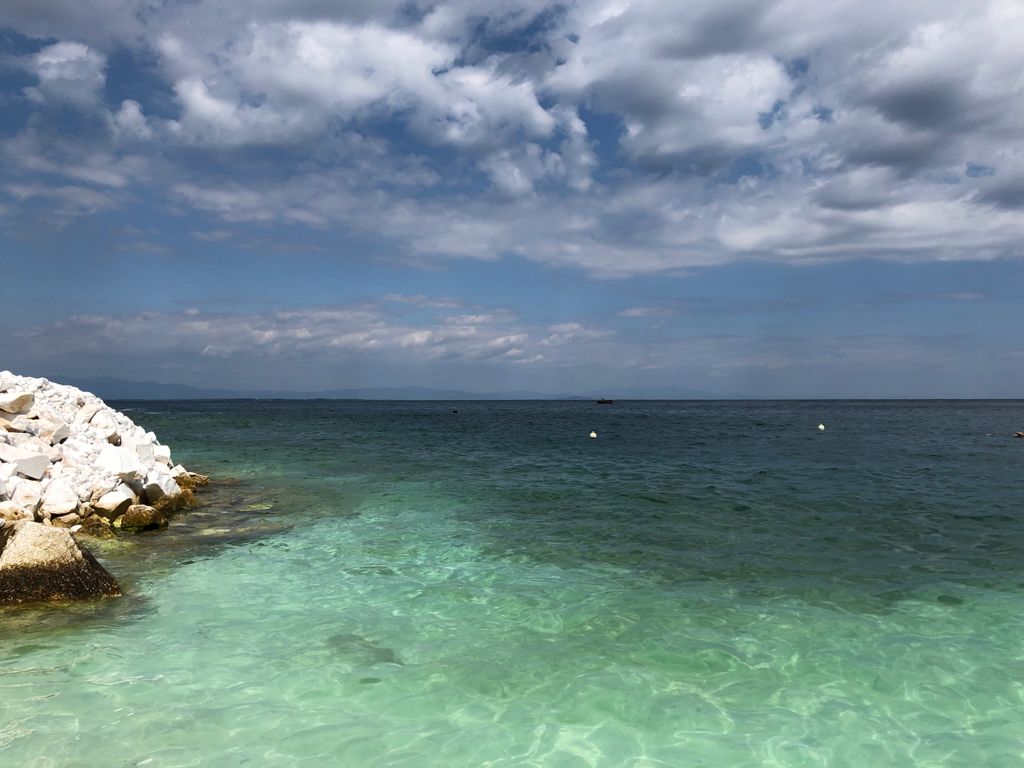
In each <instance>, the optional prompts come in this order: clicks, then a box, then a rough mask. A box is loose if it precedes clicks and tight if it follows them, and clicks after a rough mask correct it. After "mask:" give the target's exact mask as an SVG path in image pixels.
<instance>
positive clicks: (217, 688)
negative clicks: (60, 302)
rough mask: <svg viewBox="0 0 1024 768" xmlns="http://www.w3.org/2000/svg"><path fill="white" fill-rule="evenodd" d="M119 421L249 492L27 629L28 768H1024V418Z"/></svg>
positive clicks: (12, 656)
mask: <svg viewBox="0 0 1024 768" xmlns="http://www.w3.org/2000/svg"><path fill="white" fill-rule="evenodd" d="M120 405H121V406H122V407H124V408H130V409H132V410H131V411H130V415H131V416H132V417H133V418H134V419H135V420H136V421H137V422H139V423H141V424H143V425H145V426H146V427H147V428H151V429H154V430H155V431H156V432H157V434H158V435H160V437H161V439H162V440H164V441H165V442H167V443H169V444H171V445H172V446H173V447H174V449H175V457H176V459H178V460H181V461H183V462H185V463H186V464H187V465H188V466H190V467H191V468H194V469H196V470H199V471H205V472H208V473H210V474H212V475H214V476H215V477H218V478H222V479H223V478H234V481H232V482H225V483H222V484H221V485H220V486H219V487H218V488H216V489H215V490H214V491H213V492H211V493H210V494H209V495H208V496H207V497H206V498H207V500H208V502H209V503H208V504H207V506H206V507H204V509H203V510H202V511H201V512H199V513H195V514H192V515H190V516H188V517H186V518H179V519H178V520H177V521H176V525H175V527H174V528H173V529H172V530H171V531H168V532H166V533H163V534H156V535H152V536H146V537H142V538H140V539H130V540H124V541H121V542H113V543H97V544H95V545H94V546H93V549H94V551H96V552H97V553H98V554H99V555H100V557H101V558H102V559H103V560H104V561H105V562H106V563H107V565H108V566H109V567H110V568H111V569H112V570H113V571H114V573H116V574H117V575H118V576H119V578H120V579H121V580H122V583H123V584H124V585H125V586H127V587H128V588H129V590H130V592H131V594H130V596H129V597H126V598H124V599H121V600H116V601H107V602H103V603H99V604H94V605H84V606H83V605H79V606H68V607H64V608H57V609H53V608H48V609H45V610H42V609H18V610H11V611H7V612H6V613H2V614H0V661H2V666H0V765H12V766H14V765H18V766H70V765H82V766H96V765H103V766H122V765H123V766H134V765H149V766H200V765H202V766H206V765H218V766H236V765H237V766H242V765H253V766H256V765H282V766H285V765H308V766H318V765H342V766H486V765H491V766H504V765H537V766H636V767H639V766H773V765H775V766H819V765H821V766H826V765H827V766H890V765H891V766H958V765H971V766H981V765H984V766H1019V765H1022V764H1024V503H1022V502H1024V491H1022V490H1021V477H1022V473H1021V470H1022V467H1024V441H1019V440H1017V441H1015V440H1013V439H1011V438H1010V437H1009V434H1011V433H1012V432H1013V431H1015V430H1017V429H1020V428H1021V425H1022V424H1024V403H1020V402H994V403H980V402H979V403H964V402H929V403H907V402H901V403H877V402H873V403H865V402H860V403H856V402H853V403H840V402H819V403H801V402H791V403H734V402H730V403H697V402H695V403H623V404H618V403H617V404H616V405H614V406H610V407H597V406H594V405H592V404H589V403H353V402H207V403H159V404H157V403H128V404H120ZM453 409H458V413H452V410H453ZM819 421H824V422H825V423H826V424H827V425H828V430H827V431H826V432H825V433H823V434H819V433H818V432H817V430H816V429H815V427H816V425H817V423H818V422H819ZM591 429H596V430H597V432H598V433H599V438H598V439H597V440H588V439H587V438H586V434H587V433H588V432H589V431H590V430H591Z"/></svg>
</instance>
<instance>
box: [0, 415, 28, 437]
mask: <svg viewBox="0 0 1024 768" xmlns="http://www.w3.org/2000/svg"><path fill="white" fill-rule="evenodd" d="M32 426H33V424H32V420H31V419H30V418H29V417H28V416H25V415H24V414H13V413H7V412H5V411H0V429H4V430H6V431H7V432H30V431H31V430H32Z"/></svg>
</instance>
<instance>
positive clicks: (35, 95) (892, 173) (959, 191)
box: [0, 0, 1024, 278]
mask: <svg viewBox="0 0 1024 768" xmlns="http://www.w3.org/2000/svg"><path fill="white" fill-rule="evenodd" d="M73 5H74V4H67V3H59V4H57V5H54V6H52V8H51V9H50V10H46V9H40V8H37V7H36V6H35V5H33V4H26V3H14V4H8V5H7V6H6V7H5V8H4V9H3V10H2V11H0V21H3V22H4V23H7V24H8V25H10V26H11V27H13V28H14V29H16V30H19V31H20V32H22V33H23V34H25V35H29V36H31V37H34V38H35V43H34V44H36V45H37V46H38V47H37V49H36V50H35V52H34V53H28V54H25V55H23V56H20V57H19V59H18V61H19V62H20V65H21V66H22V67H23V68H24V69H26V70H27V71H29V72H30V73H32V74H33V76H34V78H35V80H36V82H35V83H33V84H32V85H31V86H29V90H28V91H26V92H24V93H23V94H22V96H23V97H25V99H27V101H28V104H27V106H28V108H29V109H30V110H32V114H31V115H30V117H29V118H28V119H26V120H25V122H24V124H23V126H22V129H21V131H20V133H19V134H18V135H13V136H11V137H10V138H7V139H4V140H3V141H4V145H5V146H4V158H5V160H6V161H7V162H6V163H5V164H6V165H7V167H8V168H10V169H12V172H13V173H14V174H16V177H14V178H10V179H8V180H7V181H8V191H7V195H8V199H7V200H5V201H4V204H5V205H7V206H8V207H9V208H10V207H13V209H16V208H17V207H18V206H20V205H23V204H27V203H28V202H30V201H32V200H39V199H42V198H43V197H44V196H46V195H47V194H48V195H49V197H51V198H53V199H61V198H63V199H64V200H65V201H67V200H69V199H70V197H71V196H73V195H74V194H78V195H79V196H80V197H82V198H83V202H84V197H86V196H88V195H91V196H92V197H93V204H92V205H88V204H79V205H64V206H63V214H62V215H64V216H65V217H71V216H76V215H77V216H88V215H92V214H93V213H95V212H96V211H99V210H109V209H110V208H111V207H116V205H117V204H118V203H119V202H121V203H124V204H128V203H130V202H133V201H137V200H139V199H141V198H143V197H148V196H152V197H153V198H155V199H157V200H160V201H162V202H165V203H168V204H170V205H174V206H180V207H181V210H182V211H183V212H185V213H186V214H187V215H189V216H194V217H200V218H204V219H210V220H213V221H211V222H205V223H203V224H202V225H200V224H192V225H189V227H190V229H195V230H197V231H203V230H205V229H210V230H213V231H216V230H217V229H218V228H219V227H220V226H221V225H219V224H217V223H216V220H218V219H219V220H222V221H225V222H229V223H243V222H257V223H262V224H264V225H266V226H273V225H274V224H276V223H287V224H289V225H293V226H298V227H303V226H307V227H314V228H317V229H320V230H329V231H334V232H336V233H337V234H338V235H339V237H341V238H345V237H353V236H354V237H360V238H362V237H367V236H373V237H374V238H375V239H378V240H380V241H382V242H383V244H384V246H385V247H383V248H382V249H378V252H379V251H383V252H387V254H388V256H389V257H391V258H398V259H401V260H404V261H406V262H409V261H412V262H420V263H424V262H427V261H436V260H442V259H443V260H451V259H460V258H472V259H499V258H505V257H507V256H510V255H514V256H517V257H521V258H525V259H529V260H533V261H536V262H540V263H544V264H548V265H551V266H554V267H558V268H570V269H578V270H581V271H583V272H585V273H586V274H588V275H590V276H593V277H599V278H609V277H628V276H632V275H638V274H649V273H665V274H680V273H682V272H684V271H686V270H689V269H692V268H694V267H700V266H714V265H720V264H726V263H730V262H736V261H743V260H750V259H755V260H762V261H775V262H785V263H816V262H822V261H826V260H834V259H856V258H872V259H890V260H897V261H907V262H913V261H927V260H936V259H940V260H951V259H959V260H971V259H979V258H985V259H989V258H1007V257H1010V258H1018V257H1020V255H1021V251H1020V244H1019V234H1018V233H1019V232H1020V230H1021V227H1022V226H1024V218H1022V217H1024V202H1022V201H1024V194H1022V186H1021V182H1020V179H1022V178H1024V130H1022V127H1024V81H1022V80H1021V78H1020V77H1019V76H1018V75H1019V71H1020V64H1021V54H1020V51H1019V41H1018V37H1019V34H1018V32H1019V30H1020V29H1021V28H1022V27H1024V9H1022V7H1021V6H1020V4H1019V3H1017V2H1014V0H983V2H979V3H971V4H961V3H952V2H932V1H931V0H907V2H905V3H895V4H894V3H883V2H881V0H868V1H867V2H866V3H865V2H856V3H855V2H852V0H838V1H837V2H833V3H820V2H812V0H769V1H768V2H752V0H727V1H726V0H715V1H714V2H712V0H693V2H687V3H677V2H668V0H594V2H588V3H581V4H561V3H554V2H551V3H548V2H543V1H542V0H522V1H521V2H515V3H499V2H497V1H496V0H450V1H449V2H440V3H435V4H432V5H430V6H429V7H426V6H424V7H419V6H410V5H409V4H406V3H400V2H381V3H368V2H359V3H346V4H343V5H340V6H331V5H330V4H323V3H320V2H315V0H307V1H303V2H299V3H283V2H278V1H277V0H258V1H257V2H252V3H247V4H237V5H234V6H231V7H225V6H224V5H223V4H221V3H214V2H208V1H207V0H196V2H189V3H183V2H169V3H163V4H150V3H138V4H135V3H127V2H115V0H105V1H104V2H98V3H96V4H92V8H93V10H94V17H92V18H89V19H86V18H85V16H84V15H83V14H82V13H81V12H80V11H78V10H75V8H74V7H72V6H73ZM53 9H57V10H61V11H62V13H63V14H64V15H61V14H59V13H57V12H56V11H53ZM51 11H53V12H51ZM122 17H123V18H122ZM119 19H120V21H119ZM105 25H108V26H109V27H110V30H111V31H110V32H109V33H103V34H100V33H99V32H97V31H95V30H92V31H90V27H103V26H105ZM54 39H56V40H58V42H53V40H54ZM119 46H120V48H119ZM124 50H127V51H129V52H131V53H132V55H133V56H135V57H136V59H137V60H139V61H143V60H145V61H147V62H148V64H147V67H148V68H147V69H146V73H145V74H146V77H140V78H138V79H137V80H132V79H131V77H130V76H128V77H125V75H124V73H120V74H119V75H118V78H119V80H118V82H117V84H116V85H117V87H116V88H114V87H108V85H107V83H106V77H107V74H108V61H113V59H112V57H113V56H115V55H120V53H119V51H120V52H123V51H124ZM147 78H148V79H147ZM154 82H155V83H157V84H158V85H159V86H160V88H162V90H160V89H159V88H157V90H158V91H159V92H158V93H156V94H154V93H153V92H151V91H150V90H147V89H152V88H155V87H156V86H155V85H154ZM108 92H109V93H108ZM115 94H116V96H115ZM58 105H60V106H62V107H67V106H70V107H72V108H73V110H76V111H77V112H79V113H81V114H83V115H84V114H86V113H90V114H92V115H93V118H94V123H95V125H93V124H91V123H89V124H87V125H86V127H85V128H83V127H82V126H77V125H76V127H75V129H74V130H73V131H68V130H64V129H65V128H66V127H67V126H66V125H65V124H64V123H62V122H61V121H62V119H65V118H62V117H60V116H59V115H58V114H57V112H54V110H53V107H55V106H58ZM81 119H82V120H84V117H83V118H81ZM100 124H101V125H102V126H103V130H102V131H100V130H97V129H96V125H100ZM89 126H91V127H89ZM610 126H614V128H612V127H610ZM69 135H74V136H75V138H74V139H73V140H72V139H70V138H68V136H69ZM982 169H983V170H982ZM46 186H50V187H52V189H51V191H50V192H49V193H44V192H43V191H42V190H43V187H46ZM70 188H79V189H81V190H86V192H78V193H74V192H69V189H70ZM15 189H20V190H21V192H18V193H16V192H15V191H13V190H15ZM26 190H33V192H32V194H26V193H25V191H26ZM90 190H91V191H90ZM110 190H118V195H116V196H114V195H111V194H110V193H109V192H110ZM100 201H103V204H102V205H101V204H100ZM15 213H16V211H15ZM6 218H7V220H10V219H11V218H12V215H11V212H9V213H8V216H7V217H6Z"/></svg>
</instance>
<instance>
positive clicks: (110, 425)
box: [89, 410, 121, 445]
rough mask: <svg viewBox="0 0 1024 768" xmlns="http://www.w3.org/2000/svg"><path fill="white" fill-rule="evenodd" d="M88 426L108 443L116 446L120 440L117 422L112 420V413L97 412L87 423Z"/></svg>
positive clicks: (105, 411) (106, 411)
mask: <svg viewBox="0 0 1024 768" xmlns="http://www.w3.org/2000/svg"><path fill="white" fill-rule="evenodd" d="M89 426H90V427H92V428H93V429H95V430H96V431H98V432H99V433H100V434H101V435H102V436H103V439H104V440H106V441H107V442H108V443H114V444H115V445H116V444H117V443H118V442H119V440H120V437H121V436H120V434H119V432H118V425H117V421H115V420H114V416H113V412H112V411H108V410H101V411H97V412H96V415H95V416H93V417H92V419H91V420H90V421H89Z"/></svg>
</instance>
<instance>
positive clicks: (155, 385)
mask: <svg viewBox="0 0 1024 768" xmlns="http://www.w3.org/2000/svg"><path fill="white" fill-rule="evenodd" d="M51 378H52V380H53V381H57V382H60V383H62V384H71V385H72V386H75V387H78V388H79V389H83V390H85V391H86V392H92V393H93V394H95V395H98V396H99V397H102V398H103V399H104V400H239V399H252V400H313V399H323V400H594V399H597V398H600V397H611V398H615V397H618V398H620V399H636V400H707V399H719V398H722V397H723V396H722V395H720V394H716V393H713V392H704V391H701V390H696V389H688V388H686V387H645V388H638V389H630V390H628V391H624V392H609V391H602V392H584V393H575V394H557V395H552V394H544V393H542V392H530V391H523V390H514V391H509V392H466V391H464V390H459V389H432V388H430V387H364V388H358V389H322V390H315V391H309V392H300V391H295V390H251V391H250V390H238V389H214V388H205V387H192V386H189V385H188V384H168V383H164V382H160V381H129V380H128V379H118V378H112V377H109V376H96V377H81V376H53V377H51ZM726 397H727V396H726Z"/></svg>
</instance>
